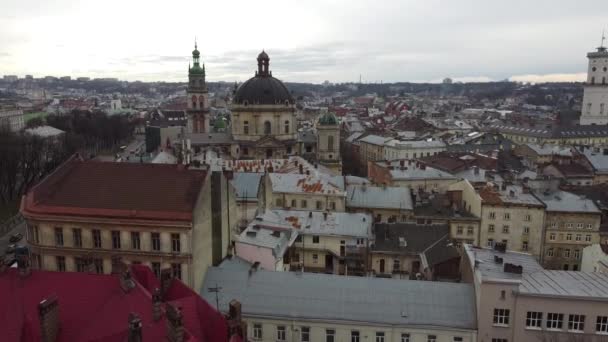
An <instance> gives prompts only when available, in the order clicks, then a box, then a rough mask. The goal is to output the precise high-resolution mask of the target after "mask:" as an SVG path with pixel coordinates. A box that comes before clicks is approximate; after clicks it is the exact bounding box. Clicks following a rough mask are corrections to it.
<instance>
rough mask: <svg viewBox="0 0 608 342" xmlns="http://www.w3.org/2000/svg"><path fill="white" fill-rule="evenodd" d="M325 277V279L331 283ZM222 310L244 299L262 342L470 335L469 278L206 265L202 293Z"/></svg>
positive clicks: (467, 339)
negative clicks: (402, 277)
mask: <svg viewBox="0 0 608 342" xmlns="http://www.w3.org/2000/svg"><path fill="white" fill-rule="evenodd" d="M328 284H330V286H328ZM215 286H219V287H221V288H222V292H221V294H222V295H221V296H220V297H219V298H220V299H219V302H220V304H219V307H220V311H224V312H227V310H228V306H227V304H228V300H230V299H235V300H238V301H241V303H242V317H243V320H244V321H245V322H246V323H247V336H248V337H249V338H250V339H251V340H252V341H261V342H277V341H279V342H287V341H304V342H312V341H315V342H336V341H376V342H475V341H477V334H476V322H475V320H476V318H475V292H474V289H473V286H472V285H471V284H460V283H443V282H427V281H415V280H397V279H382V278H366V277H345V276H337V275H331V274H313V273H306V272H304V273H298V272H271V271H264V270H257V271H256V270H255V269H251V270H247V269H237V268H231V267H227V266H226V267H225V266H224V265H221V266H219V267H214V268H211V269H210V270H209V271H208V274H207V277H206V280H205V286H203V287H202V291H201V295H202V296H203V298H205V299H206V300H207V301H210V302H211V301H214V300H215V295H216V293H213V292H211V291H209V288H211V287H215Z"/></svg>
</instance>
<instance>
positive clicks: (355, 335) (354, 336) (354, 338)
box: [350, 330, 361, 342]
mask: <svg viewBox="0 0 608 342" xmlns="http://www.w3.org/2000/svg"><path fill="white" fill-rule="evenodd" d="M360 338H361V334H359V331H357V330H353V331H351V332H350V342H359V340H360Z"/></svg>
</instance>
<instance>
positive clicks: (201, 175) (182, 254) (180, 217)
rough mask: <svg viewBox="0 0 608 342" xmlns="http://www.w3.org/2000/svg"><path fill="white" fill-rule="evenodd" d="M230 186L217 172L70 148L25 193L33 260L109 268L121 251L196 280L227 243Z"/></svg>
mask: <svg viewBox="0 0 608 342" xmlns="http://www.w3.org/2000/svg"><path fill="white" fill-rule="evenodd" d="M229 189H230V187H229V185H228V184H227V180H226V178H225V177H224V176H223V175H222V173H217V172H214V173H207V172H204V171H194V170H187V169H184V168H183V167H180V166H176V165H161V164H136V163H133V164H131V163H105V162H94V161H83V160H82V159H80V158H79V157H78V156H74V157H72V158H71V159H70V160H68V161H67V162H66V163H64V164H63V165H61V166H60V167H59V168H58V169H57V170H55V171H54V172H53V173H52V174H51V175H49V176H48V177H46V178H45V179H44V180H43V181H42V182H40V183H39V184H38V185H37V186H35V187H34V188H32V189H31V190H30V191H29V192H28V193H27V194H26V195H25V196H24V197H23V200H22V204H21V213H22V215H23V216H24V218H25V220H26V222H27V240H28V243H29V245H30V246H31V252H32V260H33V266H34V267H35V268H39V269H43V270H51V271H70V272H72V271H81V272H83V271H85V270H92V269H95V270H96V272H98V273H110V272H111V265H112V259H113V258H115V257H120V258H121V259H122V260H123V261H125V262H127V263H138V264H145V265H148V266H150V267H151V268H152V269H153V271H154V272H155V273H156V275H157V276H158V275H159V274H160V271H161V269H165V268H171V269H172V271H173V274H174V275H175V276H176V277H178V278H180V279H182V280H183V281H184V282H185V283H186V284H188V285H189V286H191V287H193V288H198V287H200V285H201V284H202V281H203V280H204V279H203V278H204V274H205V271H206V270H207V268H208V267H209V266H211V265H216V264H218V263H219V262H220V261H221V260H222V259H223V258H224V257H225V256H226V254H227V252H228V248H229V246H230V235H231V228H232V227H233V226H234V225H235V224H236V220H235V219H234V216H235V215H234V214H235V210H236V204H235V201H234V194H233V191H231V190H229ZM212 213H217V214H212Z"/></svg>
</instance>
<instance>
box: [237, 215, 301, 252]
mask: <svg viewBox="0 0 608 342" xmlns="http://www.w3.org/2000/svg"><path fill="white" fill-rule="evenodd" d="M297 236H298V234H297V232H296V230H295V228H293V227H290V226H288V225H286V224H284V225H272V224H265V222H260V221H257V220H254V221H252V222H251V223H250V224H249V225H248V226H247V228H245V230H244V231H243V232H242V233H241V234H240V235H239V236H237V237H236V242H240V243H244V244H248V245H253V246H258V247H263V248H269V249H272V252H273V255H274V256H275V257H276V258H280V257H283V255H284V254H285V252H286V251H287V248H289V247H290V246H291V245H292V244H293V242H294V241H295V239H296V237H297Z"/></svg>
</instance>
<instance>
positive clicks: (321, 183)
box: [268, 173, 346, 196]
mask: <svg viewBox="0 0 608 342" xmlns="http://www.w3.org/2000/svg"><path fill="white" fill-rule="evenodd" d="M268 177H269V179H270V184H271V187H272V191H273V192H279V193H295V194H298V193H306V194H317V195H332V196H345V195H346V193H345V192H344V190H342V189H340V188H339V187H338V186H336V185H334V184H331V183H330V182H329V181H328V180H327V179H326V178H325V177H319V176H316V175H301V174H293V173H269V174H268Z"/></svg>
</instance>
